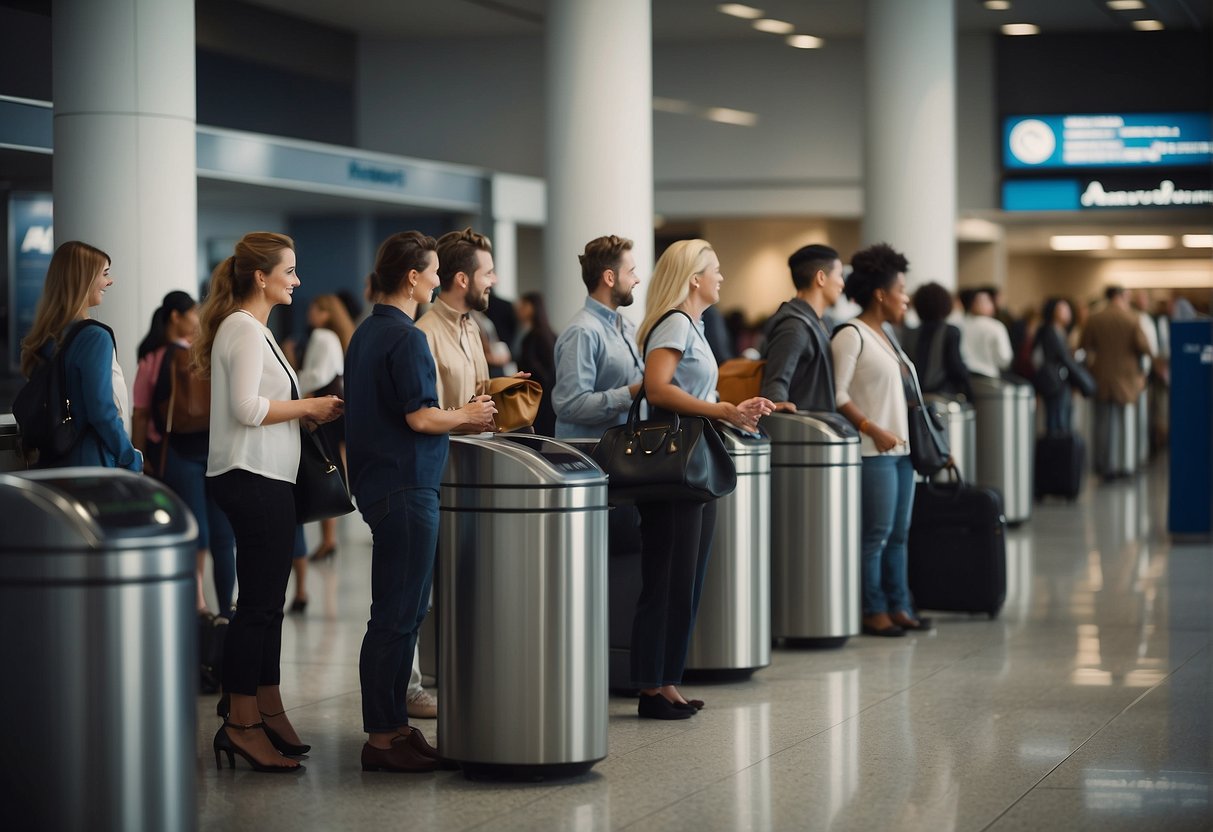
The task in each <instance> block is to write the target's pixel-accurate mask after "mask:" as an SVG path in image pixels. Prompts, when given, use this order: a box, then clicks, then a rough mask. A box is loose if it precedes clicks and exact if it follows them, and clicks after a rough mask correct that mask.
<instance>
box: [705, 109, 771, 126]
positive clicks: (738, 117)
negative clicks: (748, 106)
mask: <svg viewBox="0 0 1213 832" xmlns="http://www.w3.org/2000/svg"><path fill="white" fill-rule="evenodd" d="M703 115H704V118H707V119H709V120H711V121H718V122H720V123H721V124H736V125H737V126H738V127H753V126H754V125H755V124H757V123H758V113H747V112H746V111H745V110H732V109H730V108H728V107H709V108H708V109H707V111H706V112H705V113H704V114H703Z"/></svg>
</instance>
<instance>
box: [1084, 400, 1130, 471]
mask: <svg viewBox="0 0 1213 832" xmlns="http://www.w3.org/2000/svg"><path fill="white" fill-rule="evenodd" d="M1091 410H1092V413H1093V415H1092V419H1093V420H1094V422H1095V424H1094V426H1093V430H1092V433H1093V434H1094V436H1095V448H1094V453H1092V455H1091V456H1092V457H1093V459H1092V464H1093V466H1094V468H1095V472H1096V473H1097V474H1099V475H1100V476H1102V477H1127V476H1131V475H1133V474H1136V473H1137V470H1138V465H1139V462H1140V460H1141V452H1140V448H1139V441H1140V437H1141V432H1140V430H1139V428H1138V420H1139V418H1140V416H1141V408H1140V405H1139V403H1138V402H1132V403H1130V404H1118V403H1116V402H1095V404H1094V406H1093V407H1092V408H1091Z"/></svg>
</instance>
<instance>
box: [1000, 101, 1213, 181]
mask: <svg viewBox="0 0 1213 832" xmlns="http://www.w3.org/2000/svg"><path fill="white" fill-rule="evenodd" d="M1002 139H1003V141H1002V164H1003V167H1004V168H1006V169H1007V170H1040V169H1057V168H1114V167H1129V168H1153V167H1160V168H1163V167H1168V168H1173V167H1183V166H1188V165H1208V164H1210V163H1213V117H1211V116H1210V114H1209V113H1129V114H1124V115H1060V116H1012V117H1010V118H1007V119H1004V121H1003V127H1002Z"/></svg>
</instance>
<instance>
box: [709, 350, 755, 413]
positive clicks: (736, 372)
mask: <svg viewBox="0 0 1213 832" xmlns="http://www.w3.org/2000/svg"><path fill="white" fill-rule="evenodd" d="M766 364H767V362H766V361H765V360H756V359H751V358H730V359H729V360H728V361H726V362H724V363H723V364H721V365H720V377H719V378H718V379H717V380H716V393H717V395H719V396H720V400H721V401H722V402H730V403H732V404H741V403H742V402H744V401H745V400H746V399H752V398H754V397H755V396H757V395H760V394H761V393H762V368H763V367H765V366H766Z"/></svg>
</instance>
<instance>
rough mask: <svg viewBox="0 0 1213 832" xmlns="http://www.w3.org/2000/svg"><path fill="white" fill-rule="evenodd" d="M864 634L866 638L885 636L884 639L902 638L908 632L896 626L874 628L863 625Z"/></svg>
mask: <svg viewBox="0 0 1213 832" xmlns="http://www.w3.org/2000/svg"><path fill="white" fill-rule="evenodd" d="M863 634H864V635H865V636H883V637H884V638H900V637H901V636H904V635H905V634H906V631H905V630H903V629H902V628H901V627H898V626H897V625H896V624H893V625H891V626H889V627H880V628H877V627H872V626H869V625H867V624H864V625H863Z"/></svg>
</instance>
